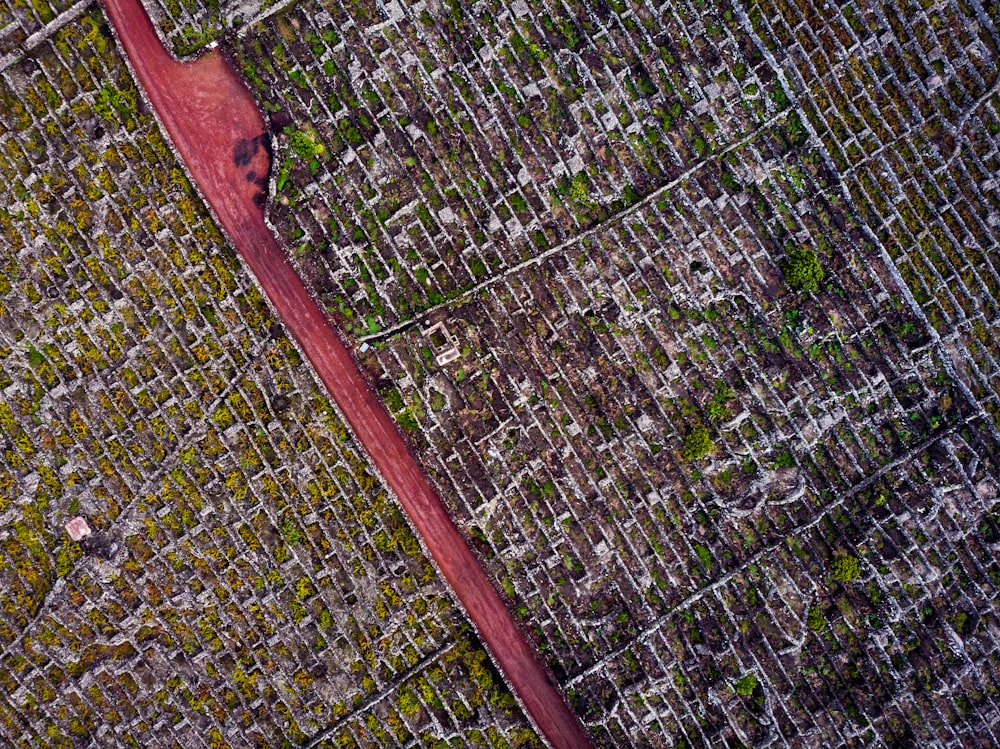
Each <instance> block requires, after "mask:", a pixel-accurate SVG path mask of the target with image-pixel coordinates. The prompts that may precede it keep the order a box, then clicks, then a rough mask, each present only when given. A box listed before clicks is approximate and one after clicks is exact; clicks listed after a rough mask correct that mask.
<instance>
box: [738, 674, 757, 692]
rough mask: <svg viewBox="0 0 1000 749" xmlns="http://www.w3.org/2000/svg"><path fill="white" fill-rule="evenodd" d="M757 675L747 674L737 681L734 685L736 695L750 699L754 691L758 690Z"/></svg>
mask: <svg viewBox="0 0 1000 749" xmlns="http://www.w3.org/2000/svg"><path fill="white" fill-rule="evenodd" d="M757 684H758V682H757V675H756V674H747V675H746V676H743V677H741V678H739V679H737V680H736V682H735V683H734V684H733V689H735V690H736V694H738V695H741V696H742V697H750V696H752V695H753V693H754V690H755V689H756V688H757Z"/></svg>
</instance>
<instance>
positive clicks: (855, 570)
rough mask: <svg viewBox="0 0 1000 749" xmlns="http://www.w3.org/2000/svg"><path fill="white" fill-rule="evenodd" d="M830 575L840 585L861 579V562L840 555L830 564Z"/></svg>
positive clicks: (846, 555)
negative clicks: (840, 583)
mask: <svg viewBox="0 0 1000 749" xmlns="http://www.w3.org/2000/svg"><path fill="white" fill-rule="evenodd" d="M830 573H831V574H832V575H833V579H834V580H837V581H838V582H842V583H849V582H852V581H854V580H857V579H858V578H859V577H861V562H860V561H858V558H857V557H852V556H851V555H849V554H841V555H839V556H836V557H834V559H833V561H832V562H831V563H830Z"/></svg>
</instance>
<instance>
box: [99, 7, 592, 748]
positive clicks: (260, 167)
mask: <svg viewBox="0 0 1000 749" xmlns="http://www.w3.org/2000/svg"><path fill="white" fill-rule="evenodd" d="M103 2H104V7H105V12H106V13H107V15H108V17H109V18H110V20H111V22H112V23H113V25H114V27H115V30H116V31H117V35H118V38H119V41H120V43H121V45H122V46H123V47H124V49H125V52H126V54H127V56H128V59H129V61H130V63H131V66H132V69H133V72H134V73H135V75H136V77H137V79H138V82H139V83H140V84H141V86H142V87H143V88H144V89H145V91H146V94H147V96H148V97H149V100H150V102H151V103H152V105H153V108H154V109H155V110H156V113H157V115H158V116H159V118H160V121H161V122H162V123H163V125H164V127H165V128H166V130H167V133H168V134H169V136H170V139H171V140H172V141H173V143H174V145H175V146H176V148H177V150H178V152H179V153H180V154H181V156H182V158H183V159H184V162H185V163H186V164H187V167H188V169H189V170H190V172H191V174H192V176H193V177H194V179H195V181H196V182H197V184H198V187H199V188H200V189H201V192H202V194H203V195H204V196H205V198H206V199H207V201H208V203H209V205H210V206H211V208H212V210H214V212H215V214H216V216H217V217H218V219H219V221H220V223H221V224H222V226H223V228H224V229H225V231H226V232H227V233H228V235H229V237H230V239H231V240H232V241H233V243H234V245H235V246H236V248H237V249H238V250H239V252H240V254H241V255H242V256H243V259H244V260H245V262H246V263H247V265H249V266H250V270H251V271H252V272H253V274H254V275H255V276H256V277H257V280H258V282H259V283H260V285H261V287H262V288H263V290H264V292H265V293H266V294H267V296H268V298H269V299H270V300H271V303H272V304H273V305H274V308H275V309H276V310H277V313H278V316H279V317H280V318H281V320H282V321H283V322H284V324H285V325H286V326H287V328H288V329H289V330H290V331H291V332H292V335H294V336H295V339H296V340H297V341H298V343H299V346H300V347H301V349H302V351H303V352H304V353H305V355H306V356H307V357H308V359H309V361H310V362H311V363H312V365H313V367H314V369H315V370H316V372H317V374H318V375H319V377H320V379H321V380H322V381H323V383H324V385H325V386H326V388H327V390H328V391H329V392H330V394H331V395H332V396H333V399H334V401H335V402H336V403H337V405H338V406H340V409H341V411H343V413H344V414H345V416H346V417H347V420H348V422H349V423H350V425H351V427H352V428H353V429H354V433H355V434H356V435H357V437H358V439H359V440H360V441H361V444H362V445H364V447H365V450H367V452H368V454H369V455H370V456H371V458H372V460H373V462H374V463H375V466H376V467H377V468H378V470H379V471H380V472H381V473H382V475H383V476H384V477H385V479H386V481H387V482H388V484H389V486H390V487H392V489H393V491H394V492H395V493H396V495H397V496H398V497H399V499H400V501H401V503H402V505H403V508H404V509H405V510H406V512H407V514H408V515H409V517H410V520H411V521H412V522H413V525H414V527H415V528H416V529H417V531H418V532H419V533H420V535H421V536H422V537H423V540H424V542H425V544H426V545H427V548H428V549H429V550H430V553H431V556H432V557H433V558H434V560H435V561H436V562H437V565H438V567H439V568H440V570H441V573H442V574H443V575H444V577H445V580H447V582H448V584H449V585H450V586H451V588H452V590H454V592H455V594H456V595H457V596H458V599H459V600H460V601H461V603H462V605H463V606H464V607H465V610H466V612H467V613H468V616H469V618H470V619H471V620H472V622H473V623H474V624H475V626H476V628H477V629H478V630H479V633H480V635H481V637H482V639H483V641H484V643H485V644H486V645H487V646H488V648H489V650H490V651H491V652H492V654H493V657H494V659H495V660H496V661H497V663H498V664H499V666H500V668H501V669H502V671H503V673H504V675H505V676H506V677H507V679H508V680H509V682H510V684H511V685H512V686H513V687H514V690H515V692H516V693H517V695H518V697H519V698H520V699H521V701H522V703H523V704H524V706H525V707H526V708H527V712H528V714H529V716H530V717H531V719H532V721H533V722H534V723H535V724H536V726H537V728H538V729H539V730H540V732H541V733H542V735H544V736H545V738H546V739H547V740H548V741H549V742H550V743H551V744H552V745H553V746H554V747H557V748H558V749H585V748H586V747H590V746H592V744H591V741H590V739H589V737H588V736H587V733H586V731H585V730H584V728H583V726H582V725H581V723H580V721H579V720H578V719H577V717H576V715H575V714H574V713H573V712H572V710H571V709H570V707H569V705H568V704H567V703H566V701H565V699H564V698H563V696H562V694H561V692H560V691H559V689H558V688H557V687H556V686H555V685H553V683H552V682H551V681H550V679H549V678H548V674H547V672H546V671H545V669H544V668H543V667H542V666H541V664H540V662H539V661H538V659H537V657H536V656H535V654H534V651H533V650H532V648H531V647H530V646H529V645H528V643H527V641H526V639H525V638H524V636H523V634H522V633H521V631H520V630H519V629H518V627H517V625H516V624H515V622H514V620H513V619H512V618H511V615H510V613H509V612H508V611H507V608H506V607H505V606H504V604H503V601H502V600H501V599H500V597H499V595H498V594H497V592H496V590H495V589H494V588H493V586H492V585H491V583H490V581H489V579H488V578H487V576H486V574H485V573H484V572H483V569H482V568H481V567H480V566H479V563H478V562H477V561H476V559H475V557H474V556H473V555H472V552H471V551H470V550H469V548H468V547H467V546H466V544H465V542H464V541H463V539H462V537H461V535H460V534H459V533H458V530H457V529H456V527H455V525H454V524H453V523H452V521H451V519H450V518H449V517H448V514H447V512H446V511H445V509H444V507H443V506H442V504H441V501H440V499H438V497H437V495H436V494H435V493H434V490H433V489H432V488H431V486H430V484H428V482H427V480H426V479H425V478H424V476H423V474H422V473H421V471H420V468H419V467H418V466H417V463H416V461H415V460H414V459H413V456H412V455H411V454H410V452H409V450H408V449H407V447H406V445H405V443H404V442H403V440H402V439H401V437H400V435H399V432H398V431H397V430H396V427H395V424H394V423H393V421H392V420H391V418H390V417H389V415H388V413H387V412H386V410H385V409H384V408H383V407H382V404H381V403H380V402H379V400H378V399H377V398H376V397H375V395H374V393H372V391H371V390H370V389H369V388H368V386H367V384H366V383H365V381H364V379H363V378H362V376H361V374H360V372H359V371H358V369H357V366H356V365H355V362H354V360H353V359H352V357H351V355H350V353H349V352H348V350H347V349H346V348H345V347H344V345H343V344H342V343H341V341H340V338H339V337H338V335H337V333H336V331H335V330H334V329H333V327H332V326H331V325H330V323H329V321H328V320H327V318H326V316H325V315H324V313H323V312H322V310H321V309H320V308H319V306H318V305H317V304H316V302H315V301H314V300H313V299H312V297H311V296H310V295H309V293H308V291H307V290H306V288H305V286H304V285H303V283H302V281H301V279H300V278H299V277H298V275H297V274H296V273H295V271H294V269H293V268H292V266H291V265H290V264H289V262H288V259H287V257H286V255H285V252H284V251H283V250H282V248H281V246H280V245H279V244H278V242H277V241H276V240H275V238H274V235H273V234H272V233H271V231H270V229H269V228H268V226H267V224H266V223H265V222H264V210H263V206H264V202H265V190H266V184H267V183H266V178H267V173H268V167H269V164H270V158H271V155H270V150H269V145H268V144H269V140H268V138H267V134H266V132H265V128H264V122H263V120H262V119H261V116H260V113H259V112H258V110H257V107H256V105H255V104H254V101H253V99H252V97H251V96H250V93H249V92H248V91H247V90H246V88H245V87H244V86H243V84H242V82H241V81H240V80H239V78H238V77H237V76H236V74H235V73H234V72H233V71H232V69H231V68H230V67H229V65H228V64H227V62H226V61H225V60H224V59H223V57H222V55H221V54H220V53H219V51H218V50H212V51H211V52H209V53H207V54H205V55H204V56H202V57H201V58H200V59H198V60H197V61H195V62H191V63H183V64H182V63H179V62H177V61H176V60H174V59H173V58H172V57H171V56H170V55H169V54H168V53H167V52H166V50H164V48H163V46H162V45H161V43H160V40H159V38H158V37H157V36H156V33H155V32H154V30H153V27H152V24H151V23H150V20H149V17H148V16H147V15H146V12H145V10H144V9H143V7H142V5H141V4H140V2H139V0H103Z"/></svg>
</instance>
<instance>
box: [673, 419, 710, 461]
mask: <svg viewBox="0 0 1000 749" xmlns="http://www.w3.org/2000/svg"><path fill="white" fill-rule="evenodd" d="M714 447H715V445H714V444H712V435H711V434H709V432H708V429H707V428H705V427H703V426H698V427H695V428H694V429H692V430H691V431H690V432H688V435H687V437H685V438H684V444H683V445H682V446H681V457H682V458H684V459H685V460H697V459H698V458H704V457H705V456H706V455H708V454H709V453H710V452H712V449H713V448H714Z"/></svg>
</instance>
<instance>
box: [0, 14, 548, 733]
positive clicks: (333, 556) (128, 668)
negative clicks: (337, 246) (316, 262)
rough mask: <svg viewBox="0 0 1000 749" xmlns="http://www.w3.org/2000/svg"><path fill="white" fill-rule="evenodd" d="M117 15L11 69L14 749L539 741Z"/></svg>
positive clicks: (3, 529)
mask: <svg viewBox="0 0 1000 749" xmlns="http://www.w3.org/2000/svg"><path fill="white" fill-rule="evenodd" d="M103 20H104V19H103V17H102V16H101V15H100V13H99V12H97V11H90V12H86V13H84V14H83V16H82V17H81V18H80V19H79V20H78V21H74V22H72V23H70V24H69V25H67V26H66V27H65V28H63V29H61V30H59V31H57V32H55V33H53V34H52V35H51V36H50V37H49V38H48V39H46V40H43V41H41V42H40V43H39V44H38V45H37V46H36V47H34V49H33V50H32V51H31V52H30V53H29V54H27V55H26V56H24V57H23V59H20V60H18V61H16V62H14V63H12V64H10V65H9V66H8V67H6V68H5V69H3V70H2V71H0V174H2V177H3V179H2V186H0V192H2V200H0V205H2V208H0V232H2V237H3V249H2V254H0V743H2V744H3V745H4V746H12V747H28V746H31V747H37V746H51V747H64V746H102V747H104V746H135V747H175V746H176V747H185V748H187V747H209V746H210V747H213V749H215V748H218V747H227V746H230V747H250V746H260V747H265V746H266V747H278V746H299V745H305V744H310V745H313V746H331V747H332V746H338V747H347V746H362V745H363V746H383V745H384V746H393V747H396V746H412V745H421V746H453V745H461V746H482V747H508V746H538V745H539V742H538V739H537V738H536V737H535V735H534V733H533V731H532V730H531V729H530V727H529V726H528V725H527V723H526V720H525V718H524V717H523V715H522V714H521V712H520V710H519V709H518V707H517V705H516V703H515V702H514V701H513V698H512V697H511V695H510V694H509V692H508V691H507V690H506V688H505V687H504V686H503V684H502V682H501V681H500V679H499V677H498V675H497V674H496V673H495V671H494V670H493V668H492V666H491V665H490V662H489V660H488V659H487V657H486V654H485V653H484V652H483V650H482V648H481V646H480V645H479V643H478V641H477V639H476V638H475V636H474V634H472V633H471V632H470V631H469V627H468V625H467V623H466V622H465V621H464V618H463V617H462V616H461V614H460V613H459V611H458V610H457V609H456V608H455V606H454V605H453V604H452V603H451V601H450V599H449V598H448V596H447V594H446V591H445V590H444V588H443V586H442V584H441V583H440V581H439V580H438V579H437V577H436V575H435V573H434V570H433V568H432V567H431V565H430V564H429V563H428V562H427V560H426V559H425V558H424V556H423V555H422V553H421V550H420V547H419V544H418V542H417V540H416V538H415V537H414V536H413V535H412V533H411V532H410V530H409V528H408V526H407V524H406V522H405V520H404V518H403V516H402V515H401V512H400V510H399V509H398V508H397V507H396V506H395V504H394V503H393V502H392V501H391V500H390V498H389V497H388V496H387V494H386V492H385V490H384V488H383V487H382V485H381V483H380V481H379V480H378V479H377V478H376V477H375V475H374V474H373V472H372V469H371V468H370V466H369V465H368V463H367V461H366V460H365V459H364V458H363V457H362V455H361V454H360V453H359V451H358V449H357V448H356V446H355V445H354V443H353V440H352V439H351V437H350V435H349V434H348V432H347V430H346V428H345V427H344V425H343V423H342V422H341V420H340V418H339V416H338V415H337V414H336V413H335V412H334V411H333V410H332V409H331V407H330V406H329V404H328V403H327V402H326V401H325V400H324V398H323V397H322V396H321V395H320V393H319V391H318V388H317V386H316V383H315V382H314V380H313V379H312V377H311V376H310V375H309V373H308V370H307V369H306V368H305V366H304V364H303V363H302V361H301V360H300V358H299V355H298V353H297V352H296V350H295V349H294V347H293V346H292V345H291V344H290V342H289V340H288V339H287V338H286V337H285V335H284V333H283V331H282V328H281V326H280V324H278V323H277V322H276V321H275V320H274V319H273V317H272V316H271V314H270V312H269V310H268V309H267V307H266V305H265V304H264V303H263V301H262V300H261V297H260V294H259V292H258V290H257V288H256V287H255V286H254V285H253V284H252V282H251V280H250V278H249V277H248V275H247V274H246V273H245V272H244V271H243V269H242V268H241V267H240V265H239V262H238V260H237V258H236V256H235V254H234V252H233V251H232V250H231V249H230V248H229V247H227V245H226V243H225V242H224V240H223V239H222V237H221V236H220V234H219V233H218V230H217V229H216V228H215V227H214V225H213V224H212V223H211V221H210V220H209V218H208V217H207V214H206V212H205V210H204V207H203V206H202V204H201V203H200V201H199V200H198V198H197V197H196V196H195V195H194V193H193V191H192V188H191V186H190V185H189V184H188V182H187V180H186V178H185V176H184V173H183V172H182V170H181V169H180V165H179V164H178V163H177V161H176V159H175V158H174V156H173V155H172V153H171V151H170V150H169V148H168V147H167V145H166V143H165V142H164V140H163V138H162V136H161V135H160V133H159V132H158V130H157V128H156V126H155V123H154V122H153V121H152V119H151V118H150V116H149V115H148V113H147V112H145V109H144V107H143V105H142V103H141V102H140V100H139V98H138V92H137V91H136V89H135V86H134V84H133V82H132V81H131V79H130V77H129V74H128V71H127V69H126V68H125V66H124V64H123V63H122V61H121V60H120V58H119V56H118V53H117V50H116V48H115V46H114V43H113V41H112V40H111V39H110V37H109V36H108V35H107V34H106V32H105V31H104V30H103V28H102V24H103ZM75 515H84V516H85V517H86V518H87V521H88V523H89V525H90V527H91V528H92V530H93V531H94V532H93V534H92V535H91V536H90V537H88V538H87V539H85V541H84V542H83V543H82V544H77V543H75V542H72V541H70V540H69V538H68V536H67V533H66V531H64V529H63V526H64V524H65V523H66V522H67V521H68V520H69V519H70V518H71V517H73V516H75Z"/></svg>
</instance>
